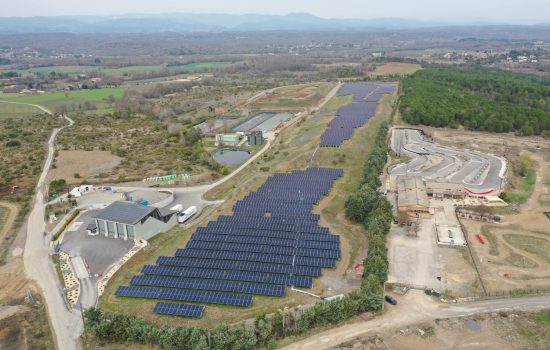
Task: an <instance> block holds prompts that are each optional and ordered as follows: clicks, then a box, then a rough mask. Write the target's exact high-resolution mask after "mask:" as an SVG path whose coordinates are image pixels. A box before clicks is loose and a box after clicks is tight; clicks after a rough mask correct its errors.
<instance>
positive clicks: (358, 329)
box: [282, 290, 550, 350]
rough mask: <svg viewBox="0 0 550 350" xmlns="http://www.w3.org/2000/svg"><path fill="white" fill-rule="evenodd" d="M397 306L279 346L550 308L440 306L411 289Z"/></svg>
mask: <svg viewBox="0 0 550 350" xmlns="http://www.w3.org/2000/svg"><path fill="white" fill-rule="evenodd" d="M398 300H399V304H398V305H397V306H395V307H394V306H391V305H389V306H388V304H387V303H386V305H387V306H386V308H387V311H386V312H384V313H383V314H382V315H381V316H378V317H374V318H372V319H369V320H367V321H359V322H355V323H352V324H348V325H345V326H341V327H338V328H334V329H330V330H328V331H325V332H322V333H319V334H316V335H313V336H311V337H309V338H307V339H303V340H301V341H297V342H295V343H293V344H291V345H288V346H286V347H283V348H282V349H285V350H305V349H313V350H321V349H327V348H331V347H334V346H336V345H338V344H341V343H344V342H347V341H350V340H353V339H356V338H357V337H361V336H365V335H367V334H371V333H379V332H382V331H387V330H392V329H396V328H400V327H405V326H408V325H411V324H416V323H422V322H427V321H430V320H434V319H436V318H452V317H462V316H470V315H474V314H480V313H487V312H507V311H514V310H518V311H519V310H521V311H534V310H540V309H545V308H549V307H550V296H541V297H532V298H514V299H499V300H488V301H479V302H470V303H461V304H442V303H439V302H437V301H434V300H433V299H432V298H430V297H428V296H427V295H425V294H424V292H423V291H415V290H411V291H409V292H408V293H407V295H405V296H404V297H401V298H398Z"/></svg>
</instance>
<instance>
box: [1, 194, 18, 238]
mask: <svg viewBox="0 0 550 350" xmlns="http://www.w3.org/2000/svg"><path fill="white" fill-rule="evenodd" d="M0 205H1V206H3V207H6V208H8V211H9V212H8V217H7V218H6V222H4V224H3V226H2V228H1V229H0V240H3V239H4V236H5V235H6V234H7V233H8V232H9V231H10V229H11V227H12V225H13V222H14V221H15V218H16V216H17V210H18V208H17V205H15V204H13V203H9V202H0Z"/></svg>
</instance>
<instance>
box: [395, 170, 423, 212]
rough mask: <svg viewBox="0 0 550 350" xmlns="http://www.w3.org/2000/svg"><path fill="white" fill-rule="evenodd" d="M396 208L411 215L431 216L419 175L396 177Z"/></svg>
mask: <svg viewBox="0 0 550 350" xmlns="http://www.w3.org/2000/svg"><path fill="white" fill-rule="evenodd" d="M397 209H398V210H399V211H400V212H404V213H407V215H409V216H412V217H421V218H428V217H430V216H431V214H430V202H429V201H428V195H427V193H426V186H425V185H424V181H423V180H422V178H421V177H420V176H399V177H398V178H397Z"/></svg>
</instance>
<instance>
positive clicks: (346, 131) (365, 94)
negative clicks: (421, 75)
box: [321, 82, 395, 147]
mask: <svg viewBox="0 0 550 350" xmlns="http://www.w3.org/2000/svg"><path fill="white" fill-rule="evenodd" d="M394 91H395V85H393V84H388V83H376V82H367V83H350V84H344V85H343V86H342V87H341V88H340V90H339V91H338V95H339V96H346V95H353V97H352V102H351V103H349V104H347V105H344V106H341V107H340V108H339V109H338V110H337V111H336V113H335V115H336V117H335V118H334V119H332V120H331V121H330V123H329V126H328V128H327V129H326V130H325V132H324V133H323V135H322V136H321V147H339V146H340V145H341V144H342V142H344V141H345V140H349V139H350V138H351V136H352V135H353V130H354V129H355V128H358V127H360V126H363V125H364V124H365V123H366V122H367V120H369V118H371V117H372V116H374V114H375V113H376V107H377V106H378V101H379V100H380V98H381V97H382V96H383V95H385V94H393V93H394Z"/></svg>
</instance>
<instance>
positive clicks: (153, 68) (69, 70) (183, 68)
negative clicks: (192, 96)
mask: <svg viewBox="0 0 550 350" xmlns="http://www.w3.org/2000/svg"><path fill="white" fill-rule="evenodd" d="M230 64H231V63H230V62H221V61H211V62H193V63H187V64H179V65H168V66H166V65H161V64H157V65H136V66H128V67H115V68H112V67H103V66H51V67H40V68H29V69H0V73H2V72H17V73H20V74H22V75H28V74H36V75H47V74H50V73H51V72H55V73H59V74H68V75H77V74H86V73H89V72H92V71H94V72H100V73H102V74H107V75H118V76H123V75H131V74H132V73H148V72H159V71H162V70H164V69H167V70H168V71H169V72H170V73H195V72H210V71H213V70H216V69H222V68H225V67H227V66H228V65H230Z"/></svg>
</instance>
